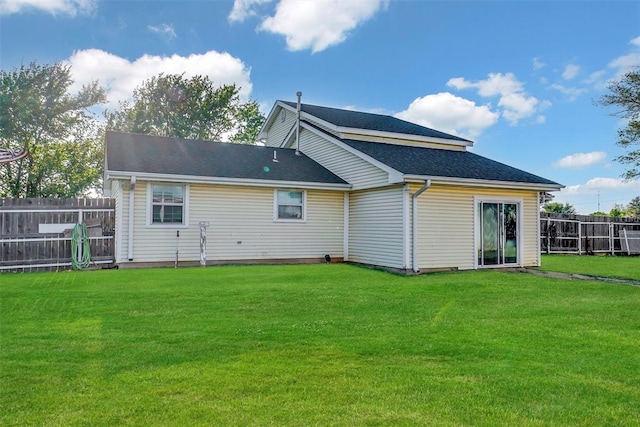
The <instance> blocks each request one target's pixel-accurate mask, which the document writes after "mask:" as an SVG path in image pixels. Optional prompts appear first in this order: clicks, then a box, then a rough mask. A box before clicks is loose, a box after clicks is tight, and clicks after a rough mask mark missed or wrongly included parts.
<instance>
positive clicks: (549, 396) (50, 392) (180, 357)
mask: <svg viewBox="0 0 640 427" xmlns="http://www.w3.org/2000/svg"><path fill="white" fill-rule="evenodd" d="M0 303H1V306H0V316H1V322H0V357H1V359H0V381H1V383H0V408H1V409H0V425H19V426H25V425H45V426H87V425H92V426H111V425H145V426H146V425H160V426H163V425H164V426H176V425H189V426H196V425H202V426H211V425H234V426H236V425H278V426H280V425H293V426H302V425H349V426H352V425H389V426H397V425H407V426H414V425H450V426H460V425H485V426H496V425H508V426H527V425H533V426H548V425H557V426H566V425H581V426H585V425H591V426H605V425H607V426H613V425H616V426H623V425H624V426H633V425H640V419H639V415H638V414H639V412H638V408H640V370H639V368H638V367H639V366H640V351H638V349H640V288H639V287H634V286H625V285H612V284H604V283H597V282H591V281H569V280H562V279H551V278H546V277H538V276H533V275H530V274H517V273H503V272H498V271H478V272H465V273H441V274H431V275H423V276H419V277H401V276H396V275H392V274H388V273H384V272H380V271H374V270H367V269H363V268H358V267H354V266H348V265H337V264H331V265H324V264H322V265H301V266H251V267H247V266H243V267H213V268H183V269H154V270H110V271H93V272H62V273H31V274H20V275H11V274H4V275H0Z"/></svg>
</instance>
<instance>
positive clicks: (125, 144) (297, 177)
mask: <svg viewBox="0 0 640 427" xmlns="http://www.w3.org/2000/svg"><path fill="white" fill-rule="evenodd" d="M274 152H275V153H276V157H277V160H278V162H274V161H273V153H274ZM106 159H107V165H106V168H107V171H109V172H138V173H154V174H170V175H185V176H194V177H215V178H238V179H261V180H269V181H289V182H301V183H304V182H308V183H323V184H347V182H345V181H344V180H342V179H341V178H340V177H338V176H337V175H335V174H333V173H332V172H330V171H329V170H328V169H326V168H324V167H323V166H321V165H320V164H318V163H316V162H315V161H313V160H311V159H310V158H309V157H307V156H305V155H304V154H301V155H300V156H297V155H296V154H295V151H294V150H291V149H285V148H271V147H260V146H255V145H242V144H227V143H222V142H210V141H198V140H189V139H181V138H166V137H160V136H151V135H139V134H129V133H122V132H112V131H109V132H107V135H106Z"/></svg>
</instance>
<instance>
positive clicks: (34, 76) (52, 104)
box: [0, 63, 105, 197]
mask: <svg viewBox="0 0 640 427" xmlns="http://www.w3.org/2000/svg"><path fill="white" fill-rule="evenodd" d="M72 83H73V81H72V79H71V69H70V67H69V66H68V65H63V64H53V65H38V64H36V63H31V64H29V65H28V66H24V65H23V66H21V67H20V68H17V69H14V70H12V71H4V70H1V71H0V146H2V147H3V148H7V149H9V150H19V149H21V148H23V147H24V148H27V150H28V152H29V155H28V156H27V157H26V158H24V159H22V160H19V161H14V162H11V163H7V164H4V165H2V166H0V196H3V197H7V196H8V197H76V196H80V195H83V194H86V193H88V192H89V190H90V189H92V188H95V187H96V186H97V185H98V183H99V181H100V177H101V176H102V167H103V166H102V165H103V156H104V153H103V150H102V145H101V141H102V138H101V131H102V129H101V127H100V126H99V124H98V122H97V120H96V119H95V117H94V116H93V115H92V114H91V113H90V112H89V108H91V107H93V106H95V105H97V104H99V103H102V102H104V100H105V93H104V90H103V89H102V88H100V87H99V86H98V84H97V82H93V83H91V84H90V85H85V86H83V87H82V88H81V89H80V91H79V92H78V93H76V94H71V93H69V88H70V87H71V85H72Z"/></svg>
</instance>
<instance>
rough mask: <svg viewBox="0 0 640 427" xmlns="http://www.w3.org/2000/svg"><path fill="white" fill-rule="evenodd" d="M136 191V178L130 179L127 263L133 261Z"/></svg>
mask: <svg viewBox="0 0 640 427" xmlns="http://www.w3.org/2000/svg"><path fill="white" fill-rule="evenodd" d="M135 189H136V177H135V175H134V176H132V177H131V181H130V183H129V236H128V239H127V241H128V242H127V243H128V246H127V258H128V259H129V261H133V205H134V203H133V202H134V196H133V195H134V190H135Z"/></svg>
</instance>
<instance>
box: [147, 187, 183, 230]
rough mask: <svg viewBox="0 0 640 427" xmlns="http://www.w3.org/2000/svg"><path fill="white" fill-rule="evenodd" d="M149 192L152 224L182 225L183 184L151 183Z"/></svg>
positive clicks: (150, 221)
mask: <svg viewBox="0 0 640 427" xmlns="http://www.w3.org/2000/svg"><path fill="white" fill-rule="evenodd" d="M149 192H150V194H151V198H150V199H151V200H150V209H149V211H150V213H149V215H150V218H149V224H153V225H162V224H166V225H184V224H185V219H186V209H185V208H186V204H185V199H186V198H185V193H186V188H185V186H183V185H168V184H151V185H150V189H149Z"/></svg>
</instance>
